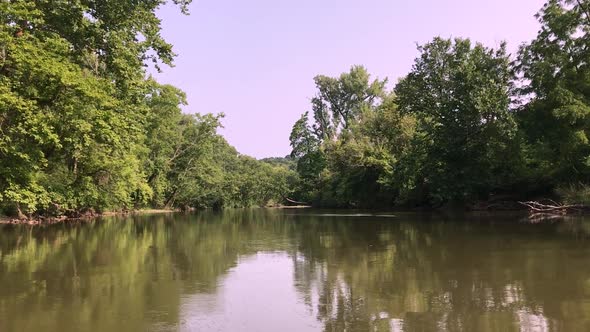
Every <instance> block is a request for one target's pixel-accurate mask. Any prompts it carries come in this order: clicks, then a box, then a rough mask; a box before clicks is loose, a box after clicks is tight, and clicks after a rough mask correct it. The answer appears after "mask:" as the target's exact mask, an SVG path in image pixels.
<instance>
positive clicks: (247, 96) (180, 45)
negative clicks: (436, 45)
mask: <svg viewBox="0 0 590 332" xmlns="http://www.w3.org/2000/svg"><path fill="white" fill-rule="evenodd" d="M543 3H544V0H249V1H245V0H231V1H230V0H193V3H192V5H191V6H190V12H191V15H190V16H183V15H182V14H180V12H179V10H178V9H177V8H174V7H173V6H171V5H167V6H165V7H163V8H162V9H161V10H160V12H159V16H160V18H162V20H163V22H162V25H163V32H162V34H163V36H164V38H166V40H167V41H169V42H171V43H172V44H173V45H174V50H175V52H176V53H178V54H179V56H178V57H177V58H176V61H175V64H176V66H175V67H174V68H168V67H164V68H163V69H164V72H163V73H161V74H157V75H155V76H156V77H157V78H158V80H159V81H160V82H161V83H169V84H173V85H175V86H177V87H179V88H181V89H182V90H184V91H185V92H186V93H187V95H188V101H189V105H188V106H187V107H186V108H185V112H199V113H219V112H223V113H225V115H226V117H225V119H224V121H223V124H224V126H225V129H223V130H221V131H220V132H221V134H223V135H224V136H225V137H226V138H227V140H228V141H229V143H230V144H232V145H233V146H235V147H236V148H237V149H238V151H240V152H241V153H243V154H248V155H251V156H254V157H257V158H262V157H270V156H285V155H287V154H288V153H289V152H290V147H289V133H290V131H291V127H292V125H293V123H294V122H295V121H296V120H297V119H298V118H299V116H300V115H301V114H302V113H303V112H305V111H307V110H309V109H310V106H309V105H310V103H309V100H310V99H311V97H313V95H314V94H315V87H314V84H313V77H314V76H315V75H318V74H324V75H331V76H336V75H338V74H340V73H342V72H344V71H347V70H348V69H349V68H350V66H352V65H355V64H359V65H364V66H365V67H366V68H367V69H368V70H369V72H370V73H372V74H373V75H374V77H379V78H385V77H388V78H389V81H390V87H391V86H392V85H393V84H395V82H396V81H397V80H398V79H399V78H400V77H402V76H404V75H405V74H407V73H408V71H409V70H410V69H411V66H412V63H413V60H414V58H415V57H416V56H417V55H418V53H417V51H416V44H417V43H418V44H423V43H425V42H428V41H429V40H431V39H432V38H433V37H435V36H441V37H469V38H471V39H473V40H474V41H480V42H482V43H484V44H485V45H487V46H492V47H495V46H498V45H499V44H500V42H501V41H504V40H505V41H507V42H508V47H509V50H510V51H512V52H514V51H515V50H516V49H517V47H518V45H519V44H521V43H522V42H525V41H528V40H531V39H532V38H533V37H534V36H535V35H536V32H537V30H538V28H539V25H538V23H537V21H536V19H535V18H534V14H535V13H536V12H537V11H538V10H539V9H540V8H541V7H542V5H543Z"/></svg>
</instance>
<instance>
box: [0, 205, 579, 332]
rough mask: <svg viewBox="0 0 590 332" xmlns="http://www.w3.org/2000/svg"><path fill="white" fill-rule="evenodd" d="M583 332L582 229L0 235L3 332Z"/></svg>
mask: <svg viewBox="0 0 590 332" xmlns="http://www.w3.org/2000/svg"><path fill="white" fill-rule="evenodd" d="M345 330H346V331H482V332H485V331H590V218H587V219H585V218H577V219H569V220H564V221H560V222H542V223H529V222H526V218H523V216H518V215H508V214H460V215H457V214H455V215H453V214H450V215H449V214H417V213H357V212H354V211H323V210H307V209H306V210H289V209H287V210H281V209H248V210H227V211H225V212H199V213H195V214H170V215H152V216H134V217H111V218H105V219H99V220H96V221H93V222H89V223H79V224H60V225H53V226H48V227H30V226H14V225H4V226H0V331H62V332H68V331H232V332H233V331H262V332H264V331H273V332H274V331H298V332H299V331H302V332H305V331H345Z"/></svg>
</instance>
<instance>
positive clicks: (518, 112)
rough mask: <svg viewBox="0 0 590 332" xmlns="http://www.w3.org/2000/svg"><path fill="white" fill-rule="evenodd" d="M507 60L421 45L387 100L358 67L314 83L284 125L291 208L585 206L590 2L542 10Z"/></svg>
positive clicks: (563, 0)
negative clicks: (530, 201) (535, 201)
mask: <svg viewBox="0 0 590 332" xmlns="http://www.w3.org/2000/svg"><path fill="white" fill-rule="evenodd" d="M537 18H538V20H539V22H540V24H541V28H540V30H539V32H538V35H537V37H536V38H535V39H534V40H533V41H531V42H530V43H528V44H525V45H522V46H521V47H520V48H519V51H518V52H517V54H515V55H514V56H512V55H509V54H507V51H506V45H505V44H502V45H500V46H499V47H498V48H495V49H494V48H489V47H486V46H484V45H482V44H480V43H473V42H471V41H470V40H468V39H453V40H449V39H442V38H435V39H434V40H432V41H431V42H429V43H427V44H425V45H422V46H420V47H418V50H419V52H420V55H419V56H418V57H417V58H416V59H415V61H414V65H413V67H412V70H411V72H410V73H409V74H408V75H407V76H406V77H404V78H403V79H401V80H400V81H399V82H398V83H397V84H396V85H395V87H394V88H393V89H392V90H391V91H389V90H387V88H386V80H379V79H375V80H372V79H371V78H370V75H369V74H368V73H367V71H366V70H365V68H363V67H360V66H355V67H353V68H352V69H351V70H350V71H349V72H347V73H344V74H342V75H340V76H339V77H326V76H317V77H316V78H315V84H316V86H317V95H316V96H315V97H314V98H313V99H312V100H311V113H309V112H308V113H305V114H303V115H302V116H301V118H300V119H299V120H298V121H297V122H296V123H295V125H294V126H293V130H292V132H291V136H290V141H291V146H292V148H293V151H292V154H291V156H292V157H294V158H296V160H297V172H298V173H299V175H300V178H301V182H300V183H299V186H298V187H297V188H296V194H295V196H294V197H296V198H297V199H298V200H304V201H309V202H314V203H315V204H316V205H322V206H340V207H345V206H346V207H391V206H393V205H406V206H407V205H409V206H430V207H437V206H442V205H453V204H458V205H465V204H473V203H475V202H482V201H483V202H492V201H499V200H516V199H521V198H523V197H553V196H555V195H557V196H560V198H561V199H563V200H565V201H569V202H575V203H590V187H588V185H589V183H590V177H589V175H590V142H589V136H588V134H589V130H590V1H589V0H576V1H572V0H549V1H548V2H547V3H546V5H545V6H544V7H543V8H542V9H541V10H540V12H539V13H538V15H537Z"/></svg>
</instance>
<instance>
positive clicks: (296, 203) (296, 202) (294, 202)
mask: <svg viewBox="0 0 590 332" xmlns="http://www.w3.org/2000/svg"><path fill="white" fill-rule="evenodd" d="M283 199H284V200H285V201H287V202H288V203H291V204H295V205H309V203H305V202H298V201H294V200H292V199H290V198H289V197H283Z"/></svg>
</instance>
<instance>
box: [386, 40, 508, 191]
mask: <svg viewBox="0 0 590 332" xmlns="http://www.w3.org/2000/svg"><path fill="white" fill-rule="evenodd" d="M418 49H419V51H420V53H421V55H420V57H418V58H417V59H416V60H415V63H414V66H413V68H412V71H411V72H410V74H408V76H407V77H406V78H404V79H403V80H401V81H400V82H399V84H398V85H397V86H396V88H395V92H396V95H397V102H398V103H399V107H400V110H401V111H402V113H404V114H411V115H413V116H415V117H416V119H417V134H416V136H415V140H414V146H415V147H414V153H415V154H418V155H415V156H412V159H414V160H420V161H421V162H420V163H413V166H414V167H418V168H417V169H414V174H415V176H417V177H418V179H416V180H414V181H409V182H410V183H412V182H413V183H416V184H417V185H419V186H421V187H422V188H426V189H427V193H428V196H429V198H430V199H431V200H432V201H433V202H445V201H460V202H463V201H465V200H469V199H474V198H475V199H477V198H485V197H486V196H487V195H488V194H489V193H490V192H491V191H492V190H494V189H497V188H498V187H499V186H501V185H502V184H503V182H504V181H507V180H505V178H506V177H507V176H509V175H510V174H511V172H510V168H509V166H510V162H509V159H510V158H507V157H508V156H510V154H511V152H513V151H512V150H511V140H512V139H513V138H514V137H515V134H516V125H515V121H514V119H513V117H512V115H511V113H510V111H509V108H510V87H511V85H510V82H511V79H512V76H511V70H510V61H509V59H508V56H507V55H506V50H505V45H504V44H502V45H501V46H500V48H499V49H497V50H493V49H489V48H486V47H484V46H483V45H481V44H476V45H475V46H473V45H472V43H471V42H470V41H469V40H465V39H456V40H454V41H453V40H446V39H441V38H435V39H434V40H433V41H432V42H430V43H428V44H426V45H423V46H420V47H419V48H418ZM420 154H422V155H423V157H420V156H419V155H420Z"/></svg>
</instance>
